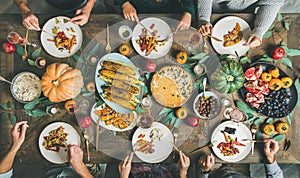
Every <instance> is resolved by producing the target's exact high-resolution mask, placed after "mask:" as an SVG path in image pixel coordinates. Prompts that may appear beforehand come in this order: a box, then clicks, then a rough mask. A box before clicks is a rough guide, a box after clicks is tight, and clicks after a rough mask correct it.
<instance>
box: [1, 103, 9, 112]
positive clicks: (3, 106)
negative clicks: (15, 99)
mask: <svg viewBox="0 0 300 178" xmlns="http://www.w3.org/2000/svg"><path fill="white" fill-rule="evenodd" d="M0 107H1V108H2V109H3V110H6V111H7V110H8V108H7V106H5V105H4V104H0Z"/></svg>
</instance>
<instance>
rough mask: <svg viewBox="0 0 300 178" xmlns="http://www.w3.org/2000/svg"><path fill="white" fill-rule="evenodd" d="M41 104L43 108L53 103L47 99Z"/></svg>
mask: <svg viewBox="0 0 300 178" xmlns="http://www.w3.org/2000/svg"><path fill="white" fill-rule="evenodd" d="M41 104H42V105H43V106H49V105H52V104H53V102H51V101H50V100H49V99H46V100H44V101H42V102H41Z"/></svg>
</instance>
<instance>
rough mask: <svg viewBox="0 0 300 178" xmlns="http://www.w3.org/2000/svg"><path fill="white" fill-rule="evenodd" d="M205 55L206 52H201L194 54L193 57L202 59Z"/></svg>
mask: <svg viewBox="0 0 300 178" xmlns="http://www.w3.org/2000/svg"><path fill="white" fill-rule="evenodd" d="M204 56H206V54H205V53H199V54H196V55H195V56H192V57H191V59H202V58H203V57H204Z"/></svg>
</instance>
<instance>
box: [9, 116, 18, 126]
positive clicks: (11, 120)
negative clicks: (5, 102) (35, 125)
mask: <svg viewBox="0 0 300 178" xmlns="http://www.w3.org/2000/svg"><path fill="white" fill-rule="evenodd" d="M9 120H10V123H11V125H12V126H14V125H15V124H16V122H17V118H16V116H15V115H14V114H10V115H9Z"/></svg>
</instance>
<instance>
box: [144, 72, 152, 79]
mask: <svg viewBox="0 0 300 178" xmlns="http://www.w3.org/2000/svg"><path fill="white" fill-rule="evenodd" d="M150 76H151V73H150V72H147V73H146V74H145V77H146V79H147V80H149V79H150Z"/></svg>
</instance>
